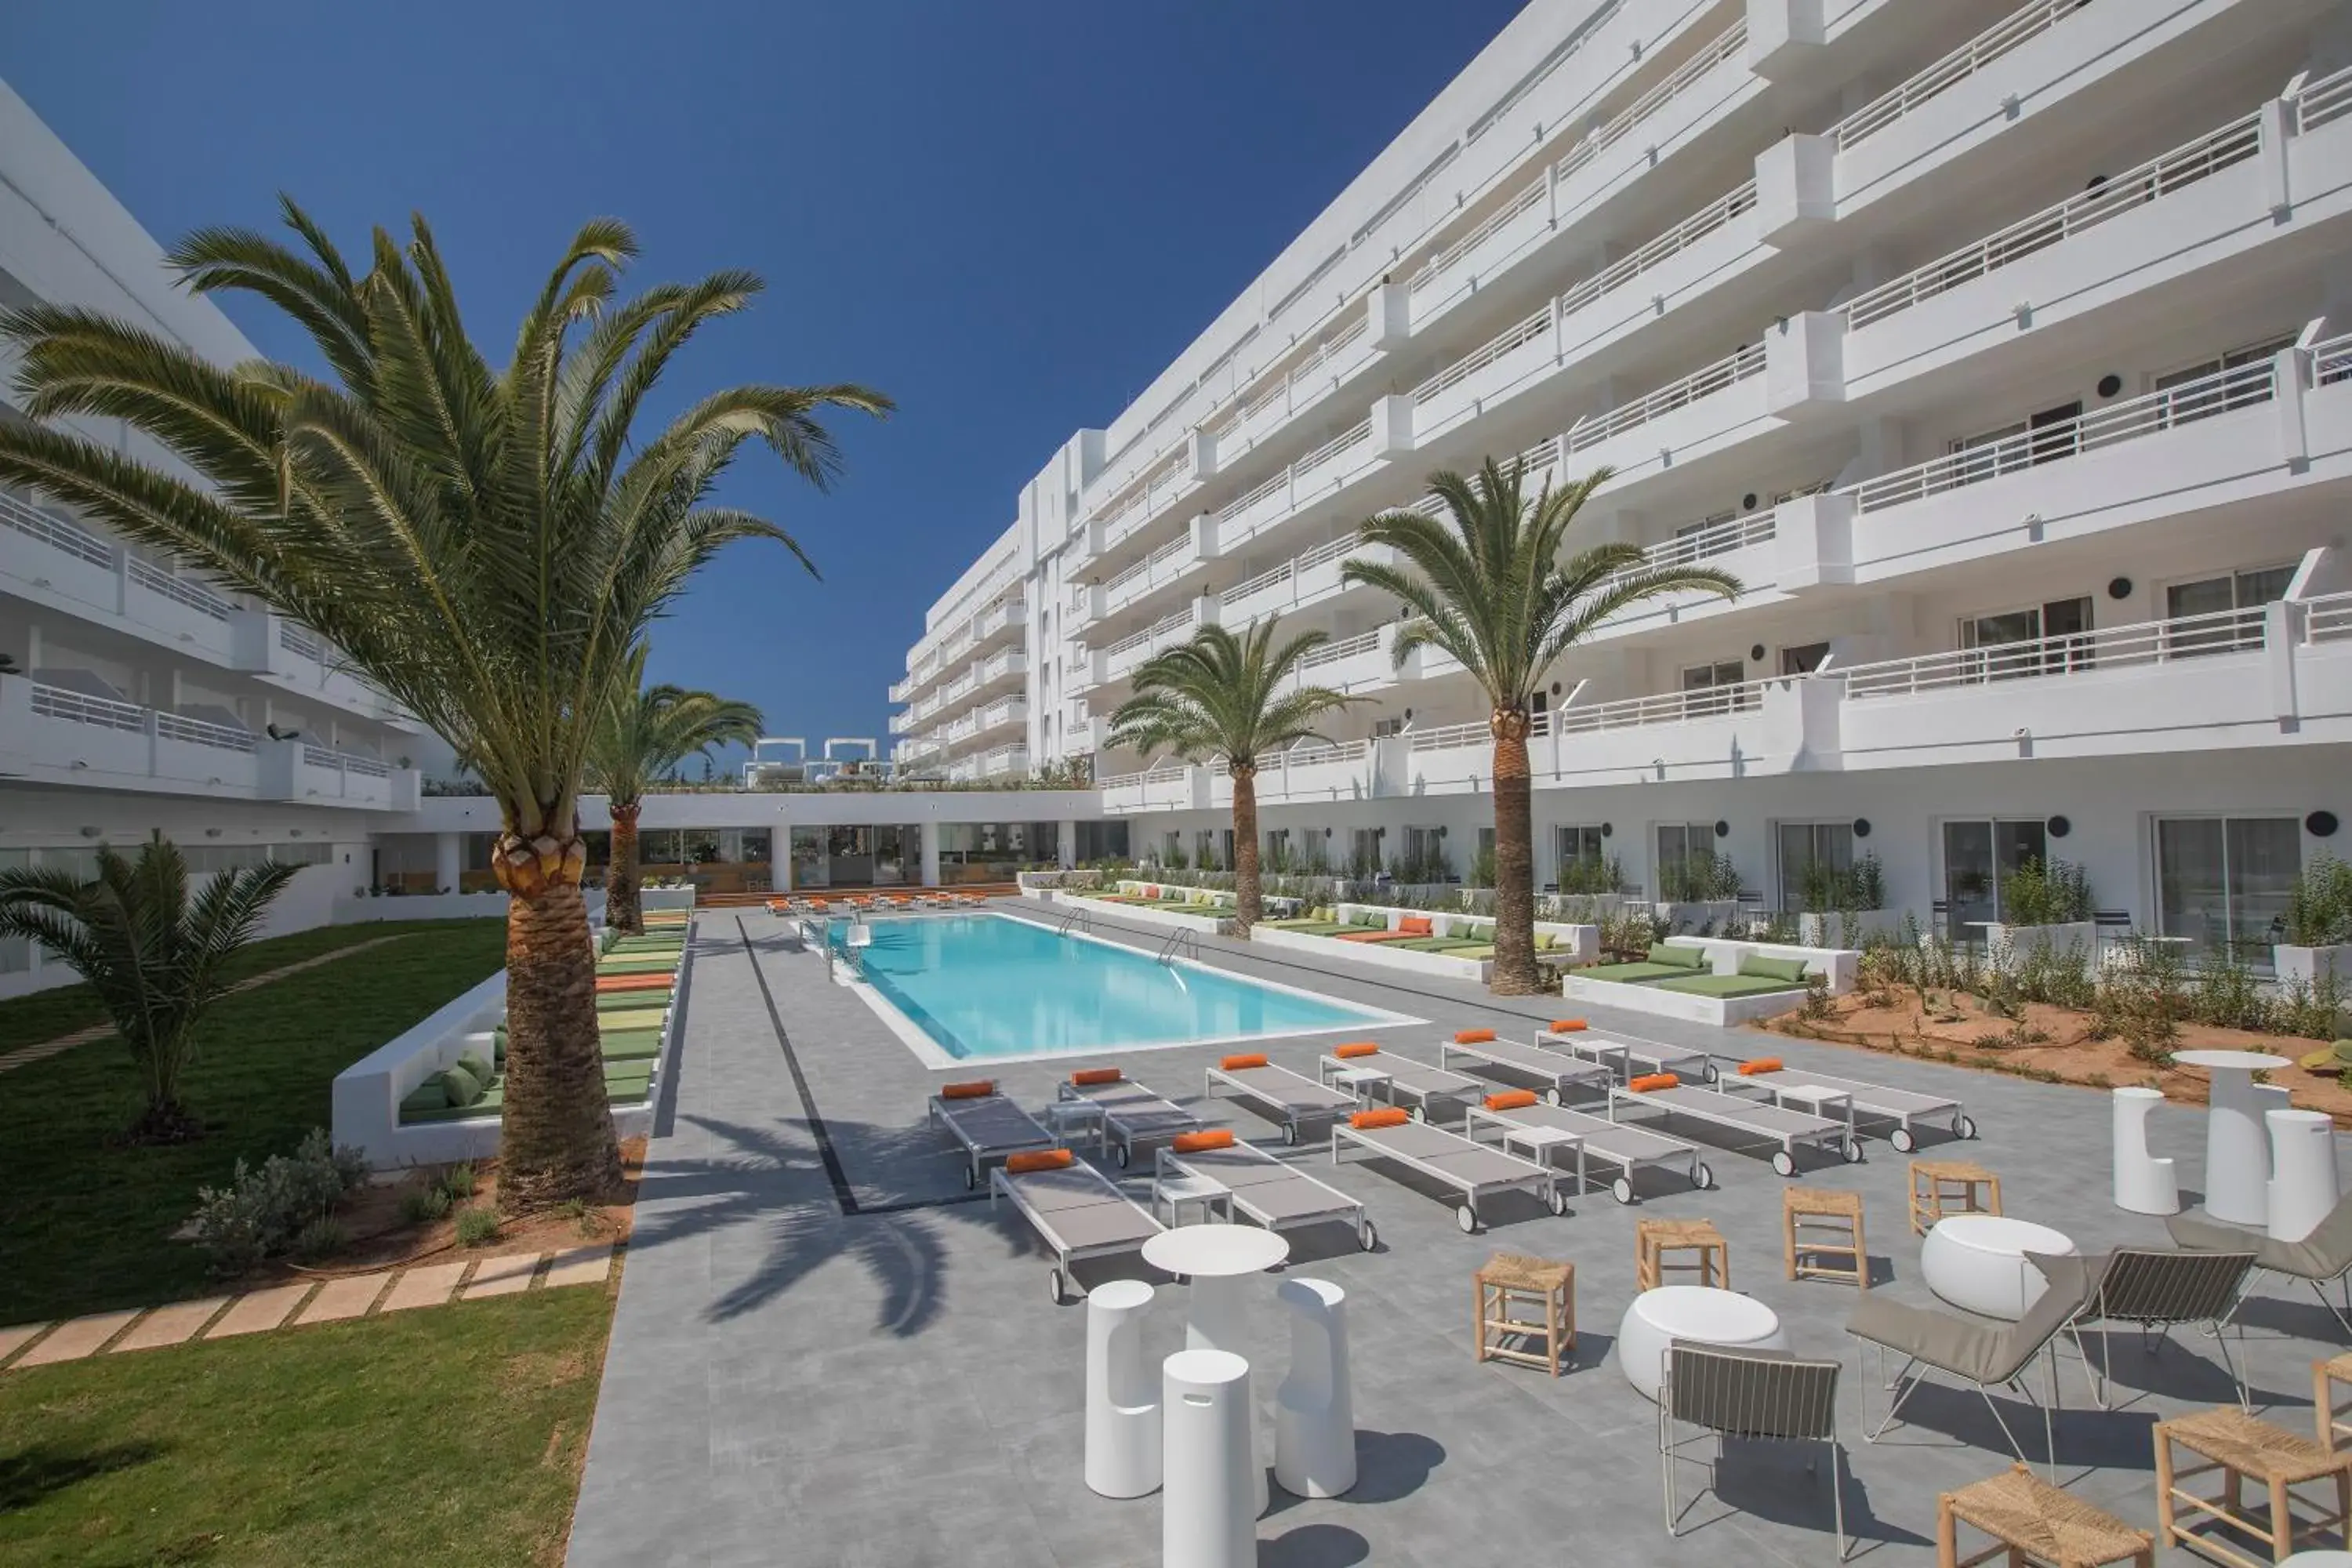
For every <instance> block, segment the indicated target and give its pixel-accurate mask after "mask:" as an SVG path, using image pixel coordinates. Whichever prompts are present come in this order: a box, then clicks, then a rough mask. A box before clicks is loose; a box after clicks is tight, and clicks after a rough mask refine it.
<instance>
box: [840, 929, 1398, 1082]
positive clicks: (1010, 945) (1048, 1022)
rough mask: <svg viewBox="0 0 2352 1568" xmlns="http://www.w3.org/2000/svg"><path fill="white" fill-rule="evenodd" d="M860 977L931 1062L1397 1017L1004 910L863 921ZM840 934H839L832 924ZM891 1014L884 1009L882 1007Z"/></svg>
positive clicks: (1221, 1039) (1325, 1028)
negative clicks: (869, 939)
mask: <svg viewBox="0 0 2352 1568" xmlns="http://www.w3.org/2000/svg"><path fill="white" fill-rule="evenodd" d="M869 928H870V930H871V931H872V932H873V944H872V945H871V946H869V947H867V948H866V950H865V966H864V967H865V973H866V981H867V983H868V984H870V985H871V986H872V987H873V989H874V991H875V992H876V993H877V994H879V996H880V997H881V999H882V1000H883V1001H885V1002H887V1004H888V1005H890V1006H891V1007H892V1008H895V1009H896V1010H897V1011H898V1013H899V1014H900V1015H902V1016H903V1017H904V1018H905V1020H906V1021H907V1022H908V1024H909V1025H911V1026H913V1029H914V1030H915V1031H917V1032H919V1035H920V1036H921V1037H922V1039H921V1040H917V1039H915V1038H911V1037H908V1031H907V1030H905V1029H900V1030H899V1031H898V1033H899V1035H900V1037H902V1038H906V1039H907V1042H908V1045H910V1046H914V1047H916V1049H917V1051H918V1053H919V1054H924V1055H930V1054H931V1053H930V1052H925V1051H924V1050H923V1046H924V1044H926V1043H928V1044H929V1046H930V1047H933V1050H934V1051H936V1053H937V1058H935V1059H944V1060H955V1061H968V1060H975V1059H987V1060H992V1061H1003V1060H1008V1059H1012V1058H1026V1057H1051V1056H1068V1055H1075V1054H1077V1053H1079V1052H1082V1051H1100V1050H1106V1049H1111V1048H1119V1049H1130V1050H1132V1049H1148V1048H1150V1047H1160V1046H1187V1045H1213V1044H1224V1043H1228V1042H1237V1041H1244V1040H1256V1039H1270V1038H1273V1037H1277V1036H1287V1035H1313V1034H1323V1033H1328V1032H1333V1031H1339V1030H1355V1029H1363V1028H1366V1027H1370V1026H1378V1025H1385V1024H1399V1023H1416V1022H1419V1020H1417V1019H1411V1018H1405V1017H1403V1016H1400V1015H1398V1014H1395V1013H1386V1012H1382V1011H1381V1010H1379V1009H1377V1008H1371V1007H1358V1006H1352V1005H1348V1004H1346V1003H1341V1002H1334V1001H1331V1000H1329V999H1328V998H1327V997H1322V996H1318V995H1315V994H1311V993H1309V992H1305V991H1297V990H1293V989H1291V988H1290V987H1288V986H1285V985H1270V984H1265V983H1264V982H1261V981H1255V980H1244V979H1243V978H1241V977H1240V976H1238V975H1234V974H1227V973H1223V971H1221V970H1215V969H1210V968H1207V967H1205V966H1203V965H1201V964H1197V963H1189V962H1186V961H1184V960H1181V959H1180V960H1178V961H1176V962H1174V963H1161V962H1160V960H1159V959H1157V958H1155V957H1153V956H1152V955H1151V954H1150V953H1147V952H1137V951H1136V950H1135V949H1133V948H1129V947H1121V946H1118V944H1116V943H1113V942H1102V941H1098V940H1097V939H1096V938H1093V937H1090V936H1086V935H1083V934H1080V933H1071V934H1068V935H1065V934H1063V933H1061V932H1059V931H1055V930H1054V929H1053V928H1052V927H1050V926H1043V925H1039V924H1037V923H1035V922H1034V921H1024V920H1016V919H1013V917H1011V916H1007V915H993V914H990V915H958V916H950V917H929V918H922V919H914V920H897V921H892V920H883V921H871V922H869ZM832 929H833V938H834V941H835V944H836V945H838V944H839V942H840V941H841V940H842V938H843V936H844V934H845V931H846V929H847V928H846V926H845V925H844V924H838V923H837V924H835V926H834V927H833V928H832ZM886 1017H887V1015H886Z"/></svg>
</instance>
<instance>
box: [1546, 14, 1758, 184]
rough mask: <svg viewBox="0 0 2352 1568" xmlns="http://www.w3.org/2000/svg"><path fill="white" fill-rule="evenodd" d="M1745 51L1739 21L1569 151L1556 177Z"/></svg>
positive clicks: (1745, 40)
mask: <svg viewBox="0 0 2352 1568" xmlns="http://www.w3.org/2000/svg"><path fill="white" fill-rule="evenodd" d="M1747 49H1748V19H1747V18H1746V17H1744V16H1743V17H1741V18H1740V19H1739V20H1738V21H1737V22H1734V23H1733V24H1732V25H1731V26H1728V27H1727V28H1725V29H1724V30H1723V32H1722V33H1720V34H1718V35H1717V37H1715V38H1714V39H1712V40H1711V41H1710V42H1709V43H1708V44H1707V45H1706V47H1704V48H1702V49H1700V50H1699V52H1698V53H1696V54H1695V55H1693V56H1692V57H1691V58H1688V59H1686V60H1685V61H1684V62H1683V63H1682V64H1681V65H1680V66H1678V67H1677V68H1675V73H1674V74H1673V75H1672V76H1670V77H1668V78H1666V79H1665V80H1664V81H1662V82H1660V83H1658V85H1657V86H1655V87H1654V88H1652V89H1650V90H1649V91H1647V92H1645V93H1643V95H1642V96H1641V97H1639V98H1637V99H1635V100H1633V102H1632V103H1631V104H1630V105H1628V106H1627V107H1626V108H1625V110H1623V111H1622V112H1621V113H1620V114H1618V116H1617V117H1616V118H1615V119H1613V120H1612V121H1609V122H1608V123H1607V124H1605V125H1602V126H1601V127H1600V128H1599V129H1598V130H1596V131H1594V132H1591V134H1590V135H1588V136H1586V137H1585V139H1584V140H1583V141H1581V142H1578V143H1577V144H1576V145H1575V146H1574V147H1572V148H1570V150H1569V152H1568V154H1567V155H1566V156H1565V157H1563V158H1561V159H1560V161H1559V163H1558V164H1557V165H1555V167H1556V169H1557V170H1558V177H1559V179H1562V180H1565V179H1567V178H1568V177H1569V176H1570V174H1575V173H1576V172H1577V171H1578V170H1579V169H1581V168H1582V167H1584V165H1586V164H1587V163H1591V162H1592V160H1593V159H1595V158H1597V157H1599V156H1600V155H1601V153H1605V152H1607V151H1608V150H1609V149H1610V148H1612V147H1613V146H1615V145H1616V144H1617V143H1618V142H1621V141H1622V140H1624V138H1625V137H1626V136H1627V135H1628V134H1630V133H1631V132H1633V129H1634V128H1635V127H1636V126H1638V125H1640V124H1641V123H1642V122H1643V121H1645V120H1648V119H1649V118H1650V117H1651V116H1652V115H1654V114H1656V113H1657V112H1658V111H1659V110H1663V109H1664V108H1665V107H1666V105H1668V104H1670V103H1672V102H1673V101H1674V100H1675V99H1677V98H1680V97H1681V96H1682V95H1683V94H1684V93H1685V92H1687V91H1689V90H1690V89H1691V87H1692V85H1693V84H1695V83H1696V82H1697V81H1698V80H1699V79H1701V78H1702V77H1704V76H1706V73H1707V72H1709V71H1711V70H1713V69H1714V68H1716V67H1717V66H1719V65H1721V64H1722V63H1723V62H1724V61H1726V60H1731V59H1738V58H1740V56H1742V55H1743V54H1745V53H1746V52H1747Z"/></svg>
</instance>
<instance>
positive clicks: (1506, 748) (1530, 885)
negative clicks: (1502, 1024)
mask: <svg viewBox="0 0 2352 1568" xmlns="http://www.w3.org/2000/svg"><path fill="white" fill-rule="evenodd" d="M1487 723H1488V726H1489V728H1490V729H1491V730H1492V731H1494V736H1495V978H1494V984H1493V985H1492V987H1491V989H1492V990H1493V991H1494V993H1495V994H1496V995H1497V996H1528V995H1532V994H1534V993H1535V992H1536V990H1537V989H1538V986H1537V983H1536V981H1537V976H1536V883H1535V829H1534V825H1533V822H1532V820H1531V819H1532V812H1531V810H1530V806H1529V802H1528V715H1527V712H1526V710H1523V709H1514V708H1497V709H1496V710H1494V712H1493V713H1492V714H1491V715H1490V716H1489V717H1488V721H1487Z"/></svg>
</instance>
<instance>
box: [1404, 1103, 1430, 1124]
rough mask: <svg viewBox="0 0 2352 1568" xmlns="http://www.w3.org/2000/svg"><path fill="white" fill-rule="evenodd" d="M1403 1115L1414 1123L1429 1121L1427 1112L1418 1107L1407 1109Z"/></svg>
mask: <svg viewBox="0 0 2352 1568" xmlns="http://www.w3.org/2000/svg"><path fill="white" fill-rule="evenodd" d="M1405 1114H1406V1115H1407V1116H1409V1117H1411V1118H1412V1120H1413V1121H1428V1120H1429V1112H1428V1110H1426V1109H1424V1108H1423V1107H1421V1106H1418V1105H1414V1106H1409V1107H1407V1108H1406V1110H1405Z"/></svg>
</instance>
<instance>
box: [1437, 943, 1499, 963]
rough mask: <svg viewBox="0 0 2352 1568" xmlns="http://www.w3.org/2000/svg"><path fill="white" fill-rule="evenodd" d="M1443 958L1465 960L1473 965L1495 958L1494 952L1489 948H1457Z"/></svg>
mask: <svg viewBox="0 0 2352 1568" xmlns="http://www.w3.org/2000/svg"><path fill="white" fill-rule="evenodd" d="M1445 956H1446V957H1448V958H1466V959H1468V960H1470V961H1471V962H1472V963H1486V960H1488V959H1490V958H1492V957H1494V956H1495V950H1494V948H1493V947H1491V946H1483V947H1457V948H1455V949H1454V951H1453V952H1449V953H1447V954H1446V955H1445Z"/></svg>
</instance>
